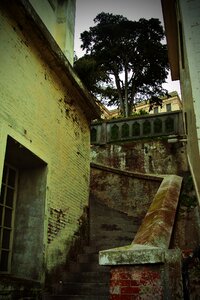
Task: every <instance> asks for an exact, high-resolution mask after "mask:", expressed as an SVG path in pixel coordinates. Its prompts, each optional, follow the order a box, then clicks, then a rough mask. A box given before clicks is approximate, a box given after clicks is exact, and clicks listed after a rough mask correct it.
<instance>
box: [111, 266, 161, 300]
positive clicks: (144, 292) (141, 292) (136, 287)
mask: <svg viewBox="0 0 200 300" xmlns="http://www.w3.org/2000/svg"><path fill="white" fill-rule="evenodd" d="M161 276H162V275H161V269H160V267H159V266H151V267H150V268H149V267H148V266H143V267H142V266H135V267H125V266H124V267H115V268H114V269H111V278H110V300H133V299H134V300H140V299H157V300H158V299H163V287H162V278H161Z"/></svg>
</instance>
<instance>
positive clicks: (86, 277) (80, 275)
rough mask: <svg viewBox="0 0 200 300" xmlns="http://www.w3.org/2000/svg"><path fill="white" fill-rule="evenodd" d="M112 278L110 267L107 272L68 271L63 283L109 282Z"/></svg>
mask: <svg viewBox="0 0 200 300" xmlns="http://www.w3.org/2000/svg"><path fill="white" fill-rule="evenodd" d="M109 279H110V267H108V268H107V271H106V272H92V271H91V272H66V273H65V275H64V276H63V283H64V284H65V283H67V282H72V281H75V282H93V283H95V282H99V283H104V282H109Z"/></svg>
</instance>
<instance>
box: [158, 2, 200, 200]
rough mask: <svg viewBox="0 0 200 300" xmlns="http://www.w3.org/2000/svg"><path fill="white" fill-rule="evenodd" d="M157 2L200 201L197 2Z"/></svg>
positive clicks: (199, 16) (199, 22) (199, 23)
mask: <svg viewBox="0 0 200 300" xmlns="http://www.w3.org/2000/svg"><path fill="white" fill-rule="evenodd" d="M161 2H162V9H163V16H164V23H165V29H166V36H167V44H168V55H169V62H170V67H171V76H172V80H178V79H180V84H181V93H182V100H183V113H184V120H185V129H186V133H187V153H188V160H189V164H190V169H191V173H192V175H193V180H194V183H195V188H196V192H197V196H198V199H199V202H200V176H199V170H200V105H199V103H200V90H199V85H200V76H199V74H200V55H199V47H200V2H199V1H198V0H193V1H187V0H179V1H174V0H170V1H166V0H162V1H161Z"/></svg>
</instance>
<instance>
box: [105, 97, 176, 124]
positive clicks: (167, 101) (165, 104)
mask: <svg viewBox="0 0 200 300" xmlns="http://www.w3.org/2000/svg"><path fill="white" fill-rule="evenodd" d="M169 96H170V97H169V98H167V97H163V99H162V105H161V106H154V107H153V108H152V109H151V110H150V111H149V102H148V101H142V102H140V103H138V104H137V105H136V106H135V107H134V111H133V115H134V114H135V115H137V114H142V113H145V112H146V113H147V114H158V113H164V112H171V111H176V110H182V101H181V99H180V97H179V95H178V93H177V92H175V91H174V92H171V93H169ZM100 108H101V111H102V118H103V119H112V118H117V117H118V116H119V113H120V112H119V109H111V110H109V109H107V108H106V107H105V106H103V105H100Z"/></svg>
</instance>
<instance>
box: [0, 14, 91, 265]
mask: <svg viewBox="0 0 200 300" xmlns="http://www.w3.org/2000/svg"><path fill="white" fill-rule="evenodd" d="M0 17H1V26H0V56H1V62H0V78H1V81H0V107H1V109H0V144H1V148H2V150H1V151H0V162H1V163H0V171H1V172H0V176H1V173H2V167H3V162H4V154H5V149H6V138H7V135H11V136H12V138H13V139H14V140H16V141H17V142H19V143H21V144H22V145H23V147H25V148H27V149H29V150H30V151H31V152H32V153H33V154H34V155H36V156H37V157H39V158H40V159H42V160H44V161H45V162H46V163H47V186H46V201H45V203H41V209H43V210H44V214H45V216H44V219H45V223H44V228H41V230H40V232H39V233H38V234H40V235H43V242H44V258H45V260H44V263H45V264H46V265H45V268H46V269H48V270H51V269H52V268H53V267H55V266H56V265H58V264H60V263H62V262H63V261H65V260H66V256H67V253H68V251H69V249H70V245H71V242H72V239H73V236H74V233H75V232H76V231H77V230H78V228H79V226H80V224H79V221H80V218H81V216H82V214H83V210H84V208H85V207H86V206H87V205H88V194H89V189H88V185H89V172H90V166H89V162H90V157H89V149H90V148H89V134H90V133H89V124H88V120H87V118H86V116H85V113H84V112H83V110H81V109H80V107H79V106H78V105H77V104H76V103H77V101H76V100H77V99H76V98H74V97H75V96H74V95H73V93H72V89H71V88H69V87H70V81H69V86H63V85H62V83H61V81H60V79H59V78H58V77H57V76H56V75H55V74H54V72H53V71H52V69H50V68H49V67H48V65H47V64H46V63H45V62H44V60H43V58H42V55H45V53H43V54H41V53H40V52H38V51H37V49H36V47H35V45H34V44H33V43H32V41H31V40H29V39H27V38H25V36H24V35H23V28H21V27H20V26H18V24H17V23H15V22H14V21H13V20H10V19H9V18H8V16H6V14H5V13H3V12H2V11H1V15H0ZM76 95H77V93H76ZM47 240H48V242H49V244H48V245H47Z"/></svg>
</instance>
